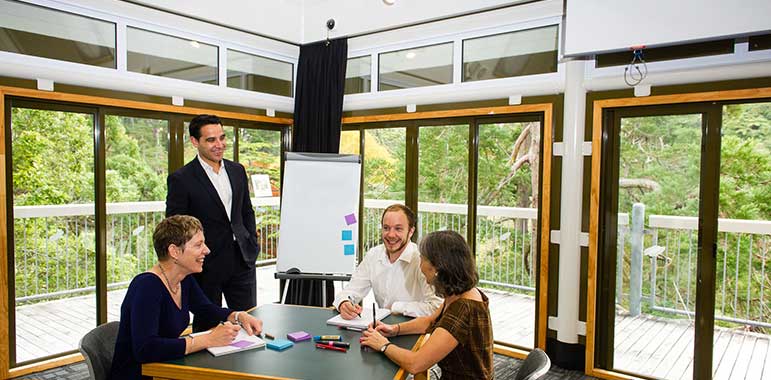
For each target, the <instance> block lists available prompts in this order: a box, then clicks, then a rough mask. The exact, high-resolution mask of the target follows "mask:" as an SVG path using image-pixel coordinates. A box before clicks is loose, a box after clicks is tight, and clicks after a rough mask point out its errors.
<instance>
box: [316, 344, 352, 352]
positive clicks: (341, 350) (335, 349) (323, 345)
mask: <svg viewBox="0 0 771 380" xmlns="http://www.w3.org/2000/svg"><path fill="white" fill-rule="evenodd" d="M316 348H322V349H325V350H333V351H340V352H348V350H346V349H345V348H342V347H335V346H330V345H326V344H320V343H316Z"/></svg>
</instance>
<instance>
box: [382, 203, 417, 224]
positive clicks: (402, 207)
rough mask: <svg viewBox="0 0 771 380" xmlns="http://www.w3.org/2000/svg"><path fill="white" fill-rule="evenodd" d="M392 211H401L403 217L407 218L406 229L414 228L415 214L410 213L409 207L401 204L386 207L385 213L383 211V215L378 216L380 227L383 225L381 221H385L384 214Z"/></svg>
mask: <svg viewBox="0 0 771 380" xmlns="http://www.w3.org/2000/svg"><path fill="white" fill-rule="evenodd" d="M392 211H401V212H403V213H404V215H405V216H407V225H408V227H407V228H408V229H409V228H414V227H415V223H416V218H415V213H414V212H412V210H410V208H409V207H407V206H405V205H403V204H399V203H395V204H392V205H390V206H388V207H386V209H385V211H383V215H381V216H380V225H381V226H382V225H383V219H385V214H386V213H387V212H392Z"/></svg>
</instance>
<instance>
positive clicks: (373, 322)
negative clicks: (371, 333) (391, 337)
mask: <svg viewBox="0 0 771 380" xmlns="http://www.w3.org/2000/svg"><path fill="white" fill-rule="evenodd" d="M375 327H377V318H375V303H372V328H373V329H374V328H375Z"/></svg>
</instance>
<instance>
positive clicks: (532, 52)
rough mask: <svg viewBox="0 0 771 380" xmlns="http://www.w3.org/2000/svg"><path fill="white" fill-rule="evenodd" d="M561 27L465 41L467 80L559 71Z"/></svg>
mask: <svg viewBox="0 0 771 380" xmlns="http://www.w3.org/2000/svg"><path fill="white" fill-rule="evenodd" d="M557 41H558V39H557V26H556V25H554V26H548V27H545V28H537V29H529V30H521V31H517V32H512V33H506V34H497V35H494V36H486V37H479V38H474V39H468V40H464V41H463V81H464V82H472V81H477V80H484V79H497V78H508V77H517V76H522V75H533V74H543V73H552V72H556V71H557Z"/></svg>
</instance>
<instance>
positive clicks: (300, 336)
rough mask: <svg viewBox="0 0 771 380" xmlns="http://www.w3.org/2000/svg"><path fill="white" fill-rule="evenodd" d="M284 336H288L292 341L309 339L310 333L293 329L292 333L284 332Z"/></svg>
mask: <svg viewBox="0 0 771 380" xmlns="http://www.w3.org/2000/svg"><path fill="white" fill-rule="evenodd" d="M286 337H287V338H289V340H291V341H292V342H302V341H304V340H309V339H311V334H308V333H307V332H305V331H295V332H293V333H289V334H286Z"/></svg>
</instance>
